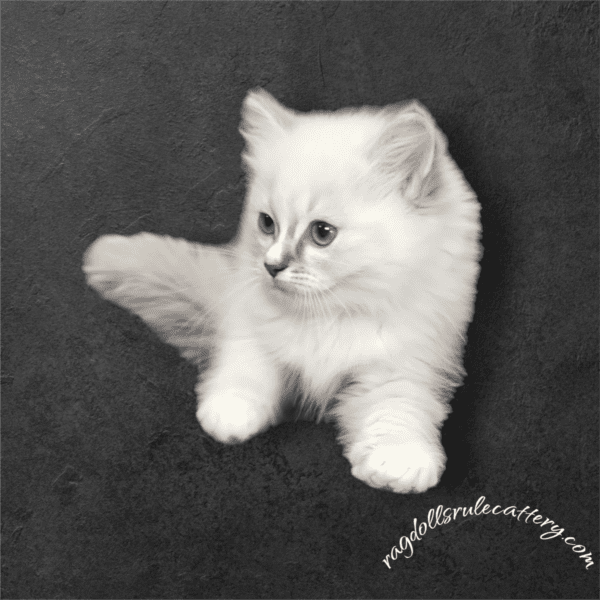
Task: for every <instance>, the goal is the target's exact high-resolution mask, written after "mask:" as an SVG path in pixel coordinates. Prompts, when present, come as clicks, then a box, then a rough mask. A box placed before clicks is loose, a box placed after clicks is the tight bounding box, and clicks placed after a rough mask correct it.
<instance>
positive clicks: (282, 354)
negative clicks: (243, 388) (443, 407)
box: [254, 316, 393, 410]
mask: <svg viewBox="0 0 600 600" xmlns="http://www.w3.org/2000/svg"><path fill="white" fill-rule="evenodd" d="M254 325H255V327H254V333H255V335H256V337H257V340H258V341H259V343H260V345H261V346H262V348H263V349H264V350H265V351H266V353H267V354H268V356H270V357H271V359H272V360H273V361H274V362H275V363H276V364H277V365H278V366H279V368H280V370H281V372H282V374H283V375H284V376H285V377H286V378H287V380H288V382H291V384H292V387H293V389H294V393H298V394H299V395H300V396H301V398H302V401H303V403H304V404H309V405H317V406H319V407H320V408H322V409H323V410H325V407H326V405H327V403H328V402H329V401H330V400H332V399H333V398H334V397H335V395H336V393H337V392H339V391H340V390H341V389H343V388H344V387H345V386H346V385H347V384H348V383H349V382H351V381H353V380H354V379H355V378H356V377H357V376H358V375H359V374H360V373H362V372H364V371H365V370H367V369H372V368H374V365H377V366H378V368H382V367H385V365H386V363H388V362H390V363H391V361H392V360H393V357H392V353H391V352H390V351H389V348H388V346H389V343H390V340H389V335H387V334H386V333H385V331H384V329H383V328H382V325H381V323H379V322H378V321H377V320H376V319H375V318H369V317H356V316H354V317H345V318H340V317H337V318H333V319H331V318H329V319H328V318H325V317H323V318H314V319H306V320H299V319H297V318H292V317H289V316H279V317H278V318H273V319H268V320H263V321H258V322H255V324H254ZM386 338H388V339H386Z"/></svg>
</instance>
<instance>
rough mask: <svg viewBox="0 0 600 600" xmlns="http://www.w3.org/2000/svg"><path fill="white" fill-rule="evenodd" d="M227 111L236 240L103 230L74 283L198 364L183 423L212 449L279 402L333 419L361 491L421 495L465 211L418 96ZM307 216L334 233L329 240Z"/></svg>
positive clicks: (443, 379) (258, 101)
mask: <svg viewBox="0 0 600 600" xmlns="http://www.w3.org/2000/svg"><path fill="white" fill-rule="evenodd" d="M242 117H243V118H242V125H241V130H240V131H241V133H242V135H243V136H244V138H245V139H246V151H245V153H244V155H243V160H244V165H245V168H246V171H247V173H248V193H247V198H246V203H245V208H244V212H243V215H242V220H241V224H240V228H239V232H238V235H237V237H236V239H235V240H234V241H233V242H232V243H231V244H228V245H226V246H207V245H201V244H192V243H189V242H186V241H184V240H179V239H172V238H169V237H165V236H156V235H152V234H149V233H140V234H138V235H134V236H131V237H124V236H118V235H108V236H104V237H101V238H100V239H98V240H97V241H96V242H95V243H94V244H93V245H92V246H91V247H90V248H89V250H88V251H87V253H86V255H85V260H84V271H85V273H86V275H87V280H88V283H89V284H90V285H91V286H92V287H93V288H94V289H96V290H97V291H98V292H100V293H101V294H102V295H103V296H104V297H105V298H107V299H109V300H111V301H113V302H116V303H117V304H119V305H121V306H123V307H125V308H127V309H129V310H130V311H132V312H134V313H136V314H137V315H139V316H140V317H142V319H144V320H145V321H146V322H147V323H148V324H149V325H150V326H152V327H153V328H154V329H155V330H156V331H157V332H158V333H159V334H160V335H161V336H162V337H163V339H165V340H166V341H167V342H169V343H171V344H173V345H174V346H176V347H178V348H179V349H180V351H181V352H182V354H183V356H184V357H186V358H187V359H190V360H192V361H194V362H196V363H197V364H198V365H201V364H202V360H203V359H204V358H205V356H206V355H207V353H209V354H210V358H211V360H210V364H209V367H208V369H204V368H202V369H201V373H202V376H201V378H200V381H199V383H198V385H197V387H196V391H197V394H198V410H197V413H196V414H197V418H198V420H199V422H200V424H201V425H202V427H203V428H204V430H205V431H206V432H208V433H209V434H210V435H211V436H213V437H214V438H215V439H217V440H220V441H222V442H241V441H244V440H246V439H248V438H250V437H252V436H254V435H256V434H258V433H260V432H261V431H264V430H265V429H266V428H268V427H270V426H272V425H274V424H276V423H277V422H278V421H280V420H281V419H282V418H283V417H284V414H285V412H286V410H285V409H286V407H287V406H288V405H289V404H290V403H294V402H295V404H296V405H297V406H298V407H299V411H300V414H301V415H304V416H312V417H314V418H316V419H320V418H328V419H335V421H336V422H337V424H338V427H339V431H340V440H341V443H342V444H343V447H344V454H345V456H346V457H347V458H348V460H349V461H350V463H351V465H352V474H353V475H354V476H355V477H357V478H359V479H361V480H362V481H364V482H365V483H367V484H369V485H371V486H373V487H378V488H387V489H391V490H393V491H395V492H422V491H424V490H426V489H428V488H430V487H431V486H434V485H436V483H437V482H438V481H439V478H440V476H441V474H442V472H443V470H444V465H445V460H446V459H445V454H444V451H443V448H442V445H441V443H440V427H441V425H442V423H443V421H444V420H445V418H446V416H447V414H448V412H449V405H448V402H449V399H450V397H451V395H452V392H453V391H454V389H455V388H456V387H457V386H458V385H459V384H460V382H461V379H462V376H463V368H462V352H463V346H464V336H465V331H466V328H467V325H468V323H469V322H470V320H471V318H472V313H473V304H474V296H475V285H476V279H477V276H478V272H479V257H480V244H479V236H480V224H479V204H478V203H477V199H476V197H475V194H474V193H473V191H472V190H471V188H470V187H469V186H468V184H467V183H466V181H465V180H464V178H463V176H462V174H461V172H460V171H459V169H458V168H457V166H456V164H455V163H454V162H453V160H452V159H451V157H450V156H449V154H448V152H447V146H446V140H445V137H444V135H443V134H442V133H441V131H440V130H439V129H438V128H437V126H436V124H435V122H434V120H433V118H432V117H431V115H430V114H429V113H428V111H427V110H426V109H425V108H424V107H423V106H422V105H421V104H419V103H418V102H410V103H405V104H401V105H395V106H391V107H387V108H384V109H372V108H363V109H360V110H343V111H338V112H333V113H325V112H322V113H316V112H315V113H310V114H299V113H296V112H294V111H291V110H289V109H286V108H284V107H283V106H281V105H280V104H279V103H278V102H277V101H276V100H275V99H274V98H273V97H272V96H270V95H269V94H268V93H267V92H265V91H263V90H255V91H252V92H250V93H249V94H248V96H247V97H246V99H245V101H244V105H243V115H242ZM260 213H265V214H267V215H269V217H270V218H271V219H272V223H273V231H272V232H267V233H265V232H264V231H263V230H262V229H261V228H260V227H259V223H258V221H259V218H260ZM315 222H323V223H325V224H327V225H329V226H332V227H333V228H335V231H336V232H337V234H336V236H335V238H334V239H333V241H332V242H331V243H329V244H328V245H319V244H317V243H316V242H315V239H314V238H313V237H311V226H312V224H314V223H315ZM264 263H268V264H270V265H277V266H278V267H279V268H282V267H284V268H283V270H281V271H279V272H278V273H277V274H276V276H275V277H273V276H271V274H269V273H268V272H267V269H266V268H265V265H264Z"/></svg>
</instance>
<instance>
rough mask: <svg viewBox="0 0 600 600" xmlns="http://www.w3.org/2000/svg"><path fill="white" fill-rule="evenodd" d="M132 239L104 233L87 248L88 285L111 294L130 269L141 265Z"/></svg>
mask: <svg viewBox="0 0 600 600" xmlns="http://www.w3.org/2000/svg"><path fill="white" fill-rule="evenodd" d="M130 240H131V238H127V237H125V236H122V235H103V236H102V237H100V238H98V239H97V240H96V241H95V242H94V243H93V244H92V245H91V246H90V247H89V248H88V249H87V251H86V253H85V256H84V259H83V271H84V272H85V274H86V276H87V282H88V285H90V286H91V287H93V288H94V289H95V290H96V291H98V292H99V293H100V294H104V295H106V294H110V293H111V292H112V291H113V290H114V289H115V288H117V287H118V286H119V285H120V284H121V283H122V282H123V280H124V278H125V274H126V273H127V272H128V271H130V270H131V269H134V268H135V267H138V266H139V265H138V256H137V255H136V253H135V252H133V251H132V248H133V244H132V242H131V241H130Z"/></svg>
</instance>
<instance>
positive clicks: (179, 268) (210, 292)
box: [83, 233, 233, 362]
mask: <svg viewBox="0 0 600 600" xmlns="http://www.w3.org/2000/svg"><path fill="white" fill-rule="evenodd" d="M83 271H84V272H85V274H86V279H87V282H88V284H89V285H90V286H91V287H92V288H94V289H95V290H96V291H97V292H99V293H100V295H102V296H103V297H104V298H106V299H107V300H110V301H112V302H115V303H116V304H118V305H119V306H122V307H123V308H126V309H127V310H130V311H131V312H133V313H134V314H136V315H138V316H140V317H141V318H142V319H143V320H144V321H145V322H146V323H147V324H148V325H150V327H152V328H153V329H154V330H155V331H156V332H157V333H158V334H159V335H160V336H161V338H162V339H163V340H164V341H166V342H167V343H169V344H171V345H173V346H175V347H176V348H178V349H179V351H180V352H181V354H182V356H184V357H185V358H187V359H188V360H191V361H193V362H199V361H201V360H202V359H203V358H204V357H205V356H206V350H207V348H208V347H209V346H210V339H211V338H212V334H213V332H214V326H215V323H216V321H215V319H216V317H217V315H218V313H219V307H220V306H222V301H223V300H224V298H225V295H226V293H227V289H228V281H229V278H230V275H231V273H232V271H233V259H232V254H231V249H230V247H228V246H206V245H201V244H193V243H191V242H187V241H185V240H181V239H174V238H170V237H167V236H158V235H153V234H150V233H139V234H137V235H134V236H131V237H126V236H121V235H105V236H102V237H101V238H99V239H97V240H96V241H95V242H94V243H93V244H92V245H91V246H90V247H89V248H88V250H87V251H86V253H85V256H84V259H83ZM220 301H221V302H220Z"/></svg>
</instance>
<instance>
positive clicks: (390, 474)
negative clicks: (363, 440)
mask: <svg viewBox="0 0 600 600" xmlns="http://www.w3.org/2000/svg"><path fill="white" fill-rule="evenodd" d="M445 463H446V457H445V455H444V452H443V451H442V450H441V448H437V447H435V446H431V445H429V444H425V443H419V442H407V443H403V444H393V445H381V446H376V447H375V448H373V449H371V450H370V451H369V452H368V454H366V456H364V457H363V458H362V460H361V461H360V462H357V463H356V464H353V467H352V475H354V477H356V478H357V479H360V480H361V481H364V482H365V483H366V484H368V485H370V486H371V487H374V488H384V489H389V490H391V491H393V492H397V493H400V494H406V493H410V492H417V493H419V492H424V491H425V490H428V489H429V488H431V487H433V486H434V485H436V484H437V483H438V481H439V480H440V477H441V475H442V473H443V471H444V465H445Z"/></svg>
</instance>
